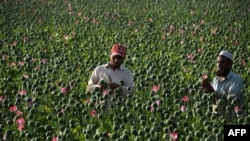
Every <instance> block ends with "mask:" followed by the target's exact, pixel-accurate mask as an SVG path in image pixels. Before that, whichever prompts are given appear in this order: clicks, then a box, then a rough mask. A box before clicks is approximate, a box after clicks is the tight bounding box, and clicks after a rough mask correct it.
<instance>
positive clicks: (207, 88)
mask: <svg viewBox="0 0 250 141" xmlns="http://www.w3.org/2000/svg"><path fill="white" fill-rule="evenodd" d="M201 86H202V88H203V89H205V91H206V92H208V93H211V92H214V88H213V87H212V86H211V84H210V83H209V81H208V79H204V80H203V81H202V83H201Z"/></svg>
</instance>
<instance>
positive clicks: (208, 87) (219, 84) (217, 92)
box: [202, 51, 245, 120]
mask: <svg viewBox="0 0 250 141" xmlns="http://www.w3.org/2000/svg"><path fill="white" fill-rule="evenodd" d="M232 65H233V55H232V54H231V53H230V52H228V51H221V52H220V53H219V56H218V57H217V71H216V77H214V79H213V81H212V83H211V84H210V82H209V81H208V79H204V80H203V81H202V87H203V89H204V90H205V91H206V92H208V93H212V94H213V95H214V97H215V98H216V99H227V98H228V97H231V99H234V98H236V99H238V100H237V103H235V104H236V106H239V107H241V106H242V105H243V104H244V101H245V99H244V96H243V94H242V90H243V85H244V84H243V80H242V79H241V78H240V76H239V75H238V74H236V73H234V72H233V71H232ZM233 105H234V104H231V103H230V102H225V100H224V102H223V103H221V106H220V112H221V113H222V114H223V115H224V116H226V117H227V119H228V120H232V119H233V115H235V114H236V112H235V110H234V108H235V107H231V108H230V110H226V107H227V106H229V107H230V106H233ZM234 106H235V105H234Z"/></svg>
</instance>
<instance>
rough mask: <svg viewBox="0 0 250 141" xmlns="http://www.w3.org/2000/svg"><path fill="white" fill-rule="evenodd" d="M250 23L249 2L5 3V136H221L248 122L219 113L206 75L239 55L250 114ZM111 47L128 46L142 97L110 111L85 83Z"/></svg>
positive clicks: (0, 10) (0, 14) (1, 123)
mask: <svg viewBox="0 0 250 141" xmlns="http://www.w3.org/2000/svg"><path fill="white" fill-rule="evenodd" d="M249 19H250V1H249V0H244V1H243V0H202V1H201V0H117V1H112V0H72V1H70V0H61V1H59V0H57V1H53V0H3V1H1V3H0V26H1V30H0V48H1V50H0V55H1V58H0V61H1V63H0V69H1V70H0V72H1V73H0V140H22V141H26V140H27V141H28V140H34V141H40V140H50V141H51V140H52V141H56V140H62V141H64V140H100V141H102V140H117V141H118V140H138V141H139V140H142V141H144V140H157V141H159V140H180V141H182V140H191V141H200V140H222V139H223V125H224V124H249V122H250V116H249V115H247V116H244V117H242V116H240V115H241V113H240V112H238V110H237V112H236V113H235V114H236V115H239V117H238V118H236V119H235V120H234V121H233V122H230V123H229V122H227V121H226V120H225V119H223V117H222V116H221V115H220V114H219V113H215V112H213V107H212V104H213V102H214V100H213V97H212V96H211V95H209V94H205V93H204V92H203V91H202V90H201V88H200V79H201V78H202V76H204V75H205V76H208V77H209V79H212V78H213V76H214V74H213V71H214V70H215V63H216V62H215V60H216V56H217V54H218V53H219V52H220V51H221V50H229V51H231V52H233V54H234V56H235V57H234V66H233V70H234V71H235V72H237V73H238V74H239V75H240V76H241V77H242V78H243V80H244V83H245V87H244V94H245V97H246V105H245V106H244V107H240V108H243V110H244V109H246V110H248V107H249V100H250V96H249V93H250V87H249V84H250V81H249V74H250V69H249V66H250V63H249V61H250V58H249V54H250V41H249V39H250V26H249V25H250V20H249ZM114 43H122V44H124V45H125V46H127V48H128V55H127V58H126V60H125V62H124V65H125V66H127V67H128V68H129V69H130V70H131V71H132V72H133V75H134V81H135V84H136V93H134V95H131V96H129V97H127V98H124V97H119V91H114V92H109V93H108V94H113V95H114V97H113V99H112V100H113V101H114V103H115V106H113V107H112V108H111V109H109V112H108V113H106V112H105V109H106V107H105V104H103V103H101V102H100V101H105V99H106V98H107V96H106V95H104V94H101V93H98V92H94V93H88V92H86V85H87V81H88V79H89V77H90V75H91V73H92V71H93V69H94V68H95V67H96V66H97V65H100V64H103V63H106V62H107V61H108V60H109V51H110V48H111V46H112V45H113V44H114ZM229 100H230V99H229ZM232 107H237V104H236V103H235V102H234V100H233V99H232V104H231V108H232ZM241 110H242V109H239V111H241ZM248 111H249V110H248ZM249 112H250V111H249Z"/></svg>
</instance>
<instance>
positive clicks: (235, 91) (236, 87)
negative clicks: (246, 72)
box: [228, 79, 243, 97]
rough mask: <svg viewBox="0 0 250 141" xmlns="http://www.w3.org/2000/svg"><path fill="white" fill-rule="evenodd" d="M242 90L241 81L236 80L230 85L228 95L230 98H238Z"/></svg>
mask: <svg viewBox="0 0 250 141" xmlns="http://www.w3.org/2000/svg"><path fill="white" fill-rule="evenodd" d="M242 89H243V82H242V80H241V79H237V80H235V81H234V82H232V83H231V85H230V86H229V89H228V95H229V96H232V97H240V96H241V93H242Z"/></svg>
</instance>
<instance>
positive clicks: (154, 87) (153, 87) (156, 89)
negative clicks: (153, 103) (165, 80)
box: [151, 84, 160, 93]
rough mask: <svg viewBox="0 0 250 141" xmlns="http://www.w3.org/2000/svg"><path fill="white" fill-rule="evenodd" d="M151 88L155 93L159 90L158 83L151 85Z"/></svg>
mask: <svg viewBox="0 0 250 141" xmlns="http://www.w3.org/2000/svg"><path fill="white" fill-rule="evenodd" d="M151 90H152V91H153V92H155V93H157V92H158V91H159V90H160V84H158V85H153V86H152V88H151Z"/></svg>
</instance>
